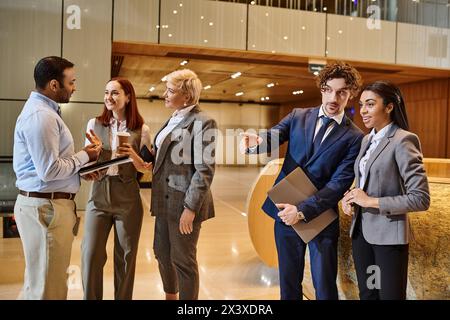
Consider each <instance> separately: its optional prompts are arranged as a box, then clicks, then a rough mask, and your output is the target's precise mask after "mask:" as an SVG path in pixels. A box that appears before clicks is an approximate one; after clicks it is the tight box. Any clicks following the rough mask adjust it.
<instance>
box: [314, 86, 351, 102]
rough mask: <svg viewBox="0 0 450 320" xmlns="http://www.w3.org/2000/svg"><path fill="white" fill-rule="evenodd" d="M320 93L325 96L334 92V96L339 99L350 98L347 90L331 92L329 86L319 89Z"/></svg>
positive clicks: (331, 89)
mask: <svg viewBox="0 0 450 320" xmlns="http://www.w3.org/2000/svg"><path fill="white" fill-rule="evenodd" d="M320 92H322V93H323V94H326V95H331V94H332V93H333V92H336V95H337V96H338V97H339V98H341V99H345V98H347V97H348V96H350V90H349V89H347V88H342V89H338V90H333V88H331V87H329V86H323V87H322V88H320Z"/></svg>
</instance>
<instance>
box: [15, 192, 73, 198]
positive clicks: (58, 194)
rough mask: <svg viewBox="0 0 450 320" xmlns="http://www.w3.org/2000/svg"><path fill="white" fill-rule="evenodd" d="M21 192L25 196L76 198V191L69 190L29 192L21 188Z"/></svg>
mask: <svg viewBox="0 0 450 320" xmlns="http://www.w3.org/2000/svg"><path fill="white" fill-rule="evenodd" d="M19 193H20V194H21V195H23V196H25V197H32V198H44V199H69V200H73V199H75V193H68V192H28V191H22V190H19Z"/></svg>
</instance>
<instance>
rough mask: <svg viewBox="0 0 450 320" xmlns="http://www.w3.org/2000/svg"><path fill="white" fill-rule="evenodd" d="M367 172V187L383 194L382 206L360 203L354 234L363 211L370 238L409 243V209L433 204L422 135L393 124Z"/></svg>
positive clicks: (383, 242)
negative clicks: (422, 147) (424, 158)
mask: <svg viewBox="0 0 450 320" xmlns="http://www.w3.org/2000/svg"><path fill="white" fill-rule="evenodd" d="M368 137H369V136H368V135H367V136H365V137H364V139H363V141H362V143H361V150H360V152H359V155H358V157H357V158H356V162H355V167H354V169H355V177H356V184H355V186H356V187H358V186H359V179H360V174H359V162H360V160H361V158H362V157H363V156H364V154H365V153H366V151H367V149H368V148H369V143H368V142H369V141H368ZM366 176H367V179H366V181H365V184H364V187H363V190H364V191H365V192H366V193H367V194H368V195H369V196H371V197H376V198H379V202H380V209H375V208H362V207H358V206H356V208H355V214H354V215H353V219H352V225H351V229H350V236H352V235H353V230H354V227H355V221H356V218H357V216H358V215H360V214H362V217H361V218H362V232H363V235H364V238H365V239H366V241H367V242H369V243H371V244H377V245H395V244H407V243H408V242H409V233H410V229H409V221H408V212H410V211H425V210H427V209H428V208H429V206H430V192H429V187H428V179H427V176H426V173H425V169H424V166H423V162H422V152H421V148H420V142H419V138H418V137H417V136H416V135H415V134H413V133H411V132H408V131H405V130H402V129H401V128H399V127H398V126H396V125H395V124H393V125H392V127H391V128H390V130H389V131H388V132H387V133H386V136H385V137H384V138H383V139H382V140H381V142H380V144H379V145H378V146H377V148H376V149H375V150H374V151H373V153H372V154H371V156H370V158H369V160H368V161H367V164H366Z"/></svg>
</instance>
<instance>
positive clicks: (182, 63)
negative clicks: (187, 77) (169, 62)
mask: <svg viewBox="0 0 450 320" xmlns="http://www.w3.org/2000/svg"><path fill="white" fill-rule="evenodd" d="M188 63H189V61H188V60H183V61H181V62H180V65H181V66H185V65H187V64H188Z"/></svg>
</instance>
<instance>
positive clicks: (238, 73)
mask: <svg viewBox="0 0 450 320" xmlns="http://www.w3.org/2000/svg"><path fill="white" fill-rule="evenodd" d="M241 75H242V73H240V72H236V73H235V74H232V75H231V77H232V78H233V79H236V78H239V77H240V76H241Z"/></svg>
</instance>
